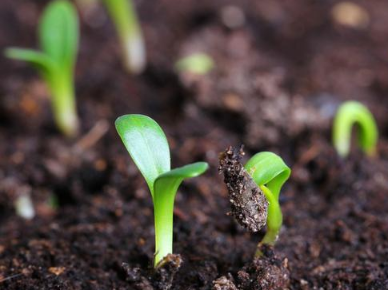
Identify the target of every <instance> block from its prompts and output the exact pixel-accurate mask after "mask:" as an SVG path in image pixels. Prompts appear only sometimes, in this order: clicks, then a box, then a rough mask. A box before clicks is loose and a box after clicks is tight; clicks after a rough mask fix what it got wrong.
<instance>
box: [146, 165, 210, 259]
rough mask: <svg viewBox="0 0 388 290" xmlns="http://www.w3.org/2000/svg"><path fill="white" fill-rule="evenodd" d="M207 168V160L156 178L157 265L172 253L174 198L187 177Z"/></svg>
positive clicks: (200, 172)
mask: <svg viewBox="0 0 388 290" xmlns="http://www.w3.org/2000/svg"><path fill="white" fill-rule="evenodd" d="M207 168H208V164H207V163H206V162H197V163H193V164H189V165H186V166H183V167H179V168H176V169H173V170H171V171H169V172H166V173H164V174H162V175H160V176H159V177H158V178H157V179H156V180H155V193H154V207H155V238H156V241H155V249H156V253H155V266H157V264H158V263H159V262H160V261H161V260H162V259H163V258H164V257H165V256H166V255H167V254H171V253H172V238H173V237H172V235H173V211H174V200H175V195H176V193H177V190H178V187H179V185H180V184H181V183H182V181H183V180H184V179H186V178H191V177H196V176H198V175H201V174H202V173H204V172H205V171H206V170H207Z"/></svg>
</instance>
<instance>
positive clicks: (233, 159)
mask: <svg viewBox="0 0 388 290" xmlns="http://www.w3.org/2000/svg"><path fill="white" fill-rule="evenodd" d="M243 155H244V151H243V147H242V146H241V147H240V148H232V146H229V148H227V149H226V150H225V151H224V152H222V153H221V154H220V166H219V172H220V173H223V174H224V182H225V184H226V187H227V188H228V193H229V201H230V203H231V208H232V212H231V214H232V215H233V217H234V218H235V219H236V220H237V221H238V222H239V223H240V225H242V226H244V227H246V228H247V229H248V230H250V231H252V232H257V231H259V230H260V229H261V228H262V227H264V226H265V225H266V221H267V211H268V201H267V199H266V198H265V196H264V194H263V192H262V191H261V190H260V188H259V187H258V186H257V185H256V183H255V182H254V180H253V179H252V177H251V176H250V175H249V174H248V172H247V171H246V170H245V169H244V166H243V165H242V164H241V163H240V160H241V157H242V156H243Z"/></svg>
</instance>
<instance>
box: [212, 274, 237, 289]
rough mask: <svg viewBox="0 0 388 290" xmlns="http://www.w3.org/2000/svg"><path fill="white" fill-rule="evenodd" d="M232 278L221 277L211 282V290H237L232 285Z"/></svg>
mask: <svg viewBox="0 0 388 290" xmlns="http://www.w3.org/2000/svg"><path fill="white" fill-rule="evenodd" d="M232 280H233V277H231V275H229V277H228V278H227V277H225V276H222V277H220V278H218V279H217V280H215V281H213V284H214V286H213V290H238V288H237V287H236V285H235V284H234V283H233V281H232Z"/></svg>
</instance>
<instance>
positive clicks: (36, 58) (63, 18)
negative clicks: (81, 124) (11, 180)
mask: <svg viewBox="0 0 388 290" xmlns="http://www.w3.org/2000/svg"><path fill="white" fill-rule="evenodd" d="M78 33H79V32H78V17H77V13H76V10H75V8H74V7H73V5H72V4H71V3H70V2H68V1H65V0H57V1H53V2H51V3H50V4H49V5H48V6H47V8H46V9H45V11H44V13H43V16H42V18H41V20H40V25H39V39H40V46H41V49H42V51H36V50H31V49H20V48H9V49H7V50H6V51H5V54H6V56H7V57H9V58H13V59H18V60H23V61H26V62H29V63H31V64H32V65H33V66H34V67H35V68H36V69H37V70H38V71H39V73H40V74H41V76H42V77H43V79H44V80H45V81H46V83H47V85H48V87H49V89H50V91H51V95H52V98H51V104H52V109H53V113H54V119H55V122H56V124H57V126H58V128H59V129H60V130H61V131H62V132H63V133H64V134H65V135H67V136H74V135H76V134H77V132H78V117H77V113H76V105H75V98H74V79H73V78H74V66H75V60H76V54H77V49H78V38H79V35H78Z"/></svg>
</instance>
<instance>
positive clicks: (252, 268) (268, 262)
mask: <svg viewBox="0 0 388 290" xmlns="http://www.w3.org/2000/svg"><path fill="white" fill-rule="evenodd" d="M260 250H261V252H262V256H261V257H259V258H256V259H255V260H254V261H253V262H252V263H251V264H249V265H247V266H245V267H244V268H243V269H242V270H241V271H239V272H238V274H237V281H238V284H237V285H238V289H240V290H244V289H247V290H248V289H249V290H285V289H288V287H289V284H290V272H289V270H288V260H287V258H285V259H283V260H281V259H279V258H278V257H277V256H276V255H275V253H274V251H273V249H272V247H270V246H267V245H262V246H261V249H260Z"/></svg>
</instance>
